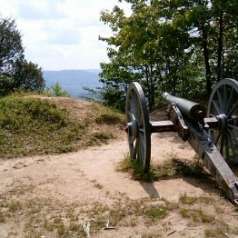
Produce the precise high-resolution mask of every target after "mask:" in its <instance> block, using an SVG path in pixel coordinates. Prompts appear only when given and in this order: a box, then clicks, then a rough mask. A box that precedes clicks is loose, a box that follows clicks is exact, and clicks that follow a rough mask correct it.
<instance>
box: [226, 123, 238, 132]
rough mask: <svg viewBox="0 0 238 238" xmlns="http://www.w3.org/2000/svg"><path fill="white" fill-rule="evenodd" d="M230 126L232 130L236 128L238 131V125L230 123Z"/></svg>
mask: <svg viewBox="0 0 238 238" xmlns="http://www.w3.org/2000/svg"><path fill="white" fill-rule="evenodd" d="M228 127H229V128H231V129H232V130H235V131H237V132H238V126H235V125H232V124H228Z"/></svg>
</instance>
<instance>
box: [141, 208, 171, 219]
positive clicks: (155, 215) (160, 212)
mask: <svg viewBox="0 0 238 238" xmlns="http://www.w3.org/2000/svg"><path fill="white" fill-rule="evenodd" d="M145 214H146V216H148V217H150V218H152V219H155V220H159V219H163V218H165V217H166V216H167V215H168V209H167V208H166V207H163V206H160V207H151V208H150V209H148V210H147V211H146V213H145Z"/></svg>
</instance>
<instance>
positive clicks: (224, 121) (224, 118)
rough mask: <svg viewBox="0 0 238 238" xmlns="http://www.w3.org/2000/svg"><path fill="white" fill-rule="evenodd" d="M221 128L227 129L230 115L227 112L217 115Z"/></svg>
mask: <svg viewBox="0 0 238 238" xmlns="http://www.w3.org/2000/svg"><path fill="white" fill-rule="evenodd" d="M217 119H218V122H219V127H220V129H221V130H222V131H223V132H224V131H226V129H227V122H228V117H227V115H226V114H219V115H217Z"/></svg>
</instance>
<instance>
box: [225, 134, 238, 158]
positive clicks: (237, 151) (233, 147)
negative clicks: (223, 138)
mask: <svg viewBox="0 0 238 238" xmlns="http://www.w3.org/2000/svg"><path fill="white" fill-rule="evenodd" d="M227 138H228V140H229V142H230V147H229V154H230V155H231V156H232V157H233V158H234V157H236V156H237V155H238V145H237V139H235V138H233V132H232V131H230V130H228V135H227ZM234 142H235V143H234ZM237 159H238V158H237Z"/></svg>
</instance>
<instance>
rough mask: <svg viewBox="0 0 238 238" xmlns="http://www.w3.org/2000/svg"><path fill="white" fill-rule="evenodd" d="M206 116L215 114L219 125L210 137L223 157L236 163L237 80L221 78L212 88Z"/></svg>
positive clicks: (237, 125)
mask: <svg viewBox="0 0 238 238" xmlns="http://www.w3.org/2000/svg"><path fill="white" fill-rule="evenodd" d="M208 116H215V117H216V118H217V119H218V121H219V126H218V128H216V129H213V130H212V131H211V132H212V137H213V139H214V142H215V144H216V145H217V147H218V149H219V150H220V152H221V154H222V155H223V157H224V158H225V159H226V160H227V161H228V162H230V163H234V164H238V82H237V81H235V80H234V79H224V80H221V81H220V82H219V83H218V84H217V85H216V86H215V88H214V90H213V92H212V94H211V96H210V99H209V104H208Z"/></svg>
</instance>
